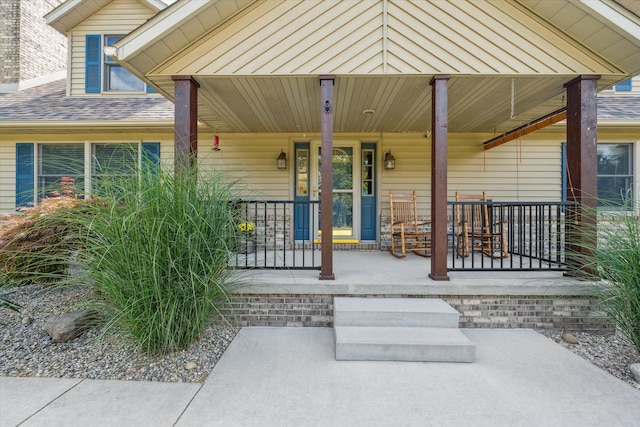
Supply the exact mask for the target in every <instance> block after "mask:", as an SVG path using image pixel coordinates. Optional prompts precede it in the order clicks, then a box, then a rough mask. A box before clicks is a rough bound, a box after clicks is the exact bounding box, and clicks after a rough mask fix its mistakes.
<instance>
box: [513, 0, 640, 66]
mask: <svg viewBox="0 0 640 427" xmlns="http://www.w3.org/2000/svg"><path fill="white" fill-rule="evenodd" d="M517 1H518V2H519V3H521V4H523V5H524V6H525V7H527V8H529V9H530V10H531V11H533V12H534V13H536V14H538V15H539V16H540V17H542V18H543V19H545V20H547V21H549V22H551V23H552V24H553V25H555V26H556V27H557V28H558V29H559V30H560V31H562V32H564V33H566V34H568V35H570V36H571V37H572V38H574V39H575V40H577V41H578V42H579V43H581V44H583V45H585V46H587V47H589V49H591V50H592V51H593V52H594V53H596V54H598V55H600V56H601V57H602V58H604V59H606V60H607V61H609V62H611V63H614V64H616V65H617V66H618V67H619V68H621V69H622V70H623V71H624V72H625V74H627V75H636V74H638V73H640V17H639V16H638V15H637V14H636V13H635V12H634V11H633V10H631V9H629V8H628V7H627V6H630V5H632V4H633V2H628V4H624V2H621V4H623V5H624V6H625V7H621V6H620V4H617V3H615V2H613V1H608V0H570V1H568V2H560V1H548V0H517ZM635 2H636V10H640V1H637V0H635ZM632 12H633V13H632Z"/></svg>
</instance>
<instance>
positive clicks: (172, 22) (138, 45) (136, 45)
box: [114, 1, 210, 73]
mask: <svg viewBox="0 0 640 427" xmlns="http://www.w3.org/2000/svg"><path fill="white" fill-rule="evenodd" d="M209 6H210V4H209V2H202V1H182V2H180V1H179V2H176V3H174V4H173V5H171V6H169V7H168V8H167V9H165V10H164V11H163V13H159V14H157V15H156V16H154V17H153V18H151V19H150V20H149V21H147V22H146V23H145V24H143V25H141V26H140V27H138V28H136V29H135V30H133V31H132V32H131V33H129V34H128V35H127V36H125V37H123V38H122V39H120V40H119V41H118V42H116V43H115V44H114V46H115V47H116V49H117V52H116V55H115V56H116V57H117V58H118V59H119V60H121V61H127V60H129V59H131V58H132V57H134V56H136V55H137V54H138V53H139V52H143V51H144V50H145V49H146V48H147V46H149V45H150V44H152V43H153V42H154V41H155V40H156V39H157V38H158V37H160V36H161V35H162V34H169V33H171V32H172V31H173V30H174V29H175V28H177V27H178V26H180V25H181V24H182V23H184V22H186V21H187V20H189V19H191V18H192V17H193V16H194V15H196V14H198V13H199V12H200V11H201V10H202V9H204V8H207V7H209ZM170 55H171V53H170V52H167V58H168V57H169V56H170ZM167 58H165V59H167ZM140 71H142V72H143V73H144V72H146V71H148V70H140Z"/></svg>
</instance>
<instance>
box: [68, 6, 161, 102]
mask: <svg viewBox="0 0 640 427" xmlns="http://www.w3.org/2000/svg"><path fill="white" fill-rule="evenodd" d="M153 15H154V12H153V10H151V9H149V8H147V7H146V6H144V5H143V4H141V3H140V2H138V1H137V0H113V1H112V2H111V3H109V4H108V5H107V6H105V7H104V8H102V9H101V10H100V11H98V12H97V13H95V14H94V15H92V16H91V17H89V18H87V19H86V20H84V21H83V22H82V23H80V24H78V25H77V26H76V27H75V28H73V29H72V30H71V46H70V49H71V73H70V75H71V89H70V92H71V95H74V96H78V95H84V94H85V93H84V73H85V68H84V67H85V36H86V35H87V34H106V35H114V36H116V35H126V34H128V33H130V32H131V31H133V30H134V29H136V28H137V27H138V26H140V25H142V24H143V23H145V22H146V21H147V20H148V19H149V18H151V17H152V16H153ZM93 95H94V96H95V94H93Z"/></svg>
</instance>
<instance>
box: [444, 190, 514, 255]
mask: <svg viewBox="0 0 640 427" xmlns="http://www.w3.org/2000/svg"><path fill="white" fill-rule="evenodd" d="M456 202H459V203H457V204H456V222H457V227H458V255H460V256H465V257H467V256H469V255H470V254H471V252H472V251H474V250H475V251H481V252H482V253H483V254H484V255H486V256H488V257H491V258H507V257H508V256H509V255H508V253H507V238H506V233H505V228H506V227H505V223H504V222H500V221H498V222H491V221H490V220H489V217H490V215H489V207H488V206H487V197H486V194H485V192H484V191H483V192H482V194H458V192H457V191H456ZM460 202H462V203H460ZM465 202H468V203H465Z"/></svg>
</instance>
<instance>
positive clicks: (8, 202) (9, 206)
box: [0, 139, 27, 214]
mask: <svg viewBox="0 0 640 427" xmlns="http://www.w3.org/2000/svg"><path fill="white" fill-rule="evenodd" d="M22 141H27V140H24V139H23V140H22ZM15 206H16V144H15V142H12V143H8V142H4V141H2V140H0V214H2V213H3V212H8V211H11V210H13V209H14V208H15Z"/></svg>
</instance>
